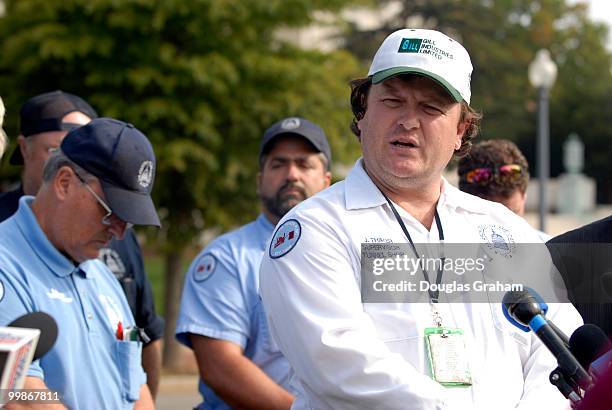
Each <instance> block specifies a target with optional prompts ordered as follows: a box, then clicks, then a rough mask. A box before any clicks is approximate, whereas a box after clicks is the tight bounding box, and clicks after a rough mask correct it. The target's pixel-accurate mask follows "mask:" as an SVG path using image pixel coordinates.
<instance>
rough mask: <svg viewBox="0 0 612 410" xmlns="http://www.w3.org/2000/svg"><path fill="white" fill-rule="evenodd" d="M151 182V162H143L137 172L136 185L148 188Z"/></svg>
mask: <svg viewBox="0 0 612 410" xmlns="http://www.w3.org/2000/svg"><path fill="white" fill-rule="evenodd" d="M152 180H153V162H151V161H143V163H142V164H141V165H140V169H139V170H138V185H140V186H141V187H143V188H148V187H149V185H151V181H152Z"/></svg>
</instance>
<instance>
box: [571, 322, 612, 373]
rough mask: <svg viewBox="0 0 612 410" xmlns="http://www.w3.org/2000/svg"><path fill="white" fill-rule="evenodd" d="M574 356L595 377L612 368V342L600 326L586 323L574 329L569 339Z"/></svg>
mask: <svg viewBox="0 0 612 410" xmlns="http://www.w3.org/2000/svg"><path fill="white" fill-rule="evenodd" d="M569 343H570V345H569V348H570V351H571V352H572V354H573V355H574V357H576V359H577V360H578V362H579V363H580V364H581V365H582V367H584V368H585V369H589V373H591V374H592V375H593V376H594V377H595V378H600V377H602V375H603V374H604V373H605V372H606V371H607V370H608V369H611V368H612V342H611V341H610V339H608V337H607V336H606V334H605V333H604V332H603V330H601V329H600V328H599V327H597V326H595V325H592V324H586V325H582V326H580V327H579V328H578V329H576V330H575V331H574V333H573V334H572V336H571V337H570V340H569Z"/></svg>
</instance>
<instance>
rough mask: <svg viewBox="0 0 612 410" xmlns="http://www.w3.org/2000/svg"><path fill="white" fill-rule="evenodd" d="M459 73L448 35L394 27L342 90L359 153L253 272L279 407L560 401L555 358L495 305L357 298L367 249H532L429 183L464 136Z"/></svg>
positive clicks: (568, 318)
mask: <svg viewBox="0 0 612 410" xmlns="http://www.w3.org/2000/svg"><path fill="white" fill-rule="evenodd" d="M471 73H472V64H471V61H470V57H469V55H468V53H467V51H466V50H465V49H464V48H463V46H462V45H461V44H459V43H458V42H456V41H454V40H453V39H451V38H449V37H447V36H446V35H444V34H442V33H440V32H437V31H432V30H412V29H404V30H399V31H396V32H395V33H393V34H391V35H389V36H388V37H387V38H386V39H385V41H384V42H383V44H382V45H381V47H380V48H379V50H378V52H377V53H376V55H375V56H374V60H373V62H372V66H371V68H370V71H369V73H368V77H367V78H363V79H360V80H355V81H353V82H352V94H351V104H352V109H353V114H354V115H355V119H354V120H353V123H352V126H351V128H352V130H353V132H354V133H355V134H356V135H357V137H358V139H359V142H360V144H361V149H362V155H363V157H362V158H360V159H359V160H358V161H357V162H356V163H355V165H354V167H353V169H352V170H351V171H350V172H349V174H348V176H347V178H346V179H345V180H344V181H342V182H339V183H337V184H335V185H334V186H332V187H331V188H330V189H328V190H326V191H323V192H322V193H319V194H318V195H315V196H313V197H312V198H310V199H308V200H306V201H304V202H303V203H302V204H300V206H298V207H296V208H294V209H293V210H291V211H290V212H289V213H288V214H287V215H285V216H284V217H283V219H281V221H280V222H279V224H278V225H277V226H278V228H277V229H276V231H275V234H274V235H273V237H272V241H271V243H270V245H269V248H268V251H267V252H266V255H265V256H264V258H263V261H262V265H261V268H260V289H261V295H262V299H263V303H264V307H265V311H266V313H267V315H268V321H269V327H270V331H271V333H272V336H273V338H274V339H275V340H276V341H277V343H278V345H279V347H280V349H281V351H282V352H283V354H284V355H285V356H286V358H287V359H288V361H289V363H290V364H291V367H292V369H293V371H294V373H295V374H294V377H293V379H292V380H293V381H294V382H295V386H294V387H295V390H296V392H297V393H296V400H295V402H294V404H293V407H292V408H294V409H296V408H297V409H305V408H308V409H310V408H316V409H353V408H354V409H374V408H377V409H404V410H405V409H419V410H423V409H451V408H452V409H475V408H478V409H509V408H527V407H528V408H547V409H552V408H563V407H566V406H567V401H566V400H565V399H564V398H563V396H562V395H561V394H560V393H558V392H557V391H556V389H555V387H553V386H551V385H550V384H549V382H548V375H549V373H550V371H552V370H553V369H554V368H555V367H556V363H555V360H554V358H553V357H552V355H551V354H550V353H549V352H548V351H546V348H545V347H544V346H543V344H542V343H541V342H540V341H539V340H538V339H537V338H536V337H535V336H534V335H533V333H524V332H523V331H522V330H519V329H518V328H516V327H514V326H513V325H512V324H511V323H510V322H509V321H507V320H506V319H505V318H504V314H503V312H502V307H501V303H499V302H497V303H454V304H450V303H443V302H445V301H446V299H447V298H446V295H444V294H442V295H441V294H440V293H439V292H435V291H429V292H425V291H423V292H421V293H420V295H419V297H421V299H422V303H368V301H367V300H366V298H364V295H366V294H367V292H366V291H367V289H365V288H364V287H363V283H364V282H363V281H364V278H365V277H366V276H364V270H363V266H364V265H362V264H363V263H364V262H365V257H364V253H363V251H362V248H363V247H364V246H367V245H368V244H372V243H374V244H375V246H379V247H380V249H383V250H384V248H383V245H384V244H385V243H393V244H402V245H404V244H407V243H409V244H410V246H411V247H412V249H413V250H414V251H415V253H416V248H415V244H417V245H420V244H425V245H427V244H437V245H440V244H441V243H442V242H454V243H481V244H482V245H479V246H482V247H483V248H487V247H488V248H487V249H493V250H494V252H492V254H493V256H494V257H500V258H512V256H513V253H514V252H515V251H516V248H517V246H516V245H517V243H520V242H526V243H529V242H540V243H541V241H539V239H538V237H537V235H536V234H535V233H534V231H533V229H532V228H531V227H530V226H529V225H527V223H526V222H525V221H524V220H523V219H522V218H520V217H518V216H517V215H515V214H513V213H512V212H511V211H509V210H508V209H507V208H506V207H504V206H503V205H500V204H494V203H490V202H487V201H484V200H482V199H480V198H477V197H474V196H472V195H469V194H466V193H463V192H461V191H459V190H458V189H457V188H455V187H453V186H451V185H450V184H448V182H446V181H445V180H444V179H443V178H442V172H443V170H444V168H445V167H446V165H447V164H448V163H449V161H450V160H451V158H452V157H453V155H456V156H461V155H464V154H466V153H467V152H468V151H469V148H470V145H471V142H470V141H471V140H472V139H473V138H474V136H475V135H476V132H477V128H478V120H479V115H478V114H477V113H476V112H475V111H474V110H472V108H470V106H469V102H470V77H471ZM408 249H410V247H408ZM498 250H499V254H500V255H501V256H500V255H497V253H496V252H497V251H498ZM502 251H503V252H504V253H503V255H502ZM418 259H419V256H418V254H417V260H418ZM515 259H518V258H515ZM386 261H389V260H386ZM445 266H446V264H445ZM370 273H371V272H370ZM435 273H436V272H435V270H433V271H432V270H431V269H430V270H429V273H428V274H427V270H426V269H422V270H421V269H419V270H417V271H415V272H414V274H415V277H416V275H418V277H419V278H424V279H425V281H424V282H426V283H428V284H431V283H432V282H434V281H435V284H436V285H441V284H444V283H449V281H450V280H451V276H452V272H448V271H447V270H446V268H444V269H439V270H438V272H437V273H438V275H437V277H436V275H435ZM365 274H366V275H367V272H365ZM407 276H408V275H407ZM421 283H422V282H421ZM389 293H393V292H389ZM392 296H394V295H392ZM393 301H394V300H393V298H391V299H389V300H383V302H393ZM560 310H564V312H563V314H559V312H560ZM548 316H549V318H553V319H554V320H555V323H556V324H557V325H558V326H559V327H560V328H561V329H562V330H563V331H564V332H567V333H569V332H571V331H572V330H573V329H575V328H576V327H578V326H579V325H580V323H581V320H580V317H579V315H578V314H577V312H576V311H575V310H573V309H572V308H571V307H568V306H566V305H562V306H561V307H560V308H559V309H552V308H551V311H549V315H548ZM451 359H452V360H451Z"/></svg>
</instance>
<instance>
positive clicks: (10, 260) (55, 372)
mask: <svg viewBox="0 0 612 410" xmlns="http://www.w3.org/2000/svg"><path fill="white" fill-rule="evenodd" d="M154 175H155V155H154V153H153V148H152V147H151V144H150V143H149V141H148V140H147V138H146V137H145V136H144V135H143V134H142V133H141V132H140V131H138V130H137V129H136V128H134V126H133V125H131V124H126V123H123V122H121V121H117V120H113V119H108V118H100V119H95V120H93V121H92V122H90V123H89V124H88V125H85V126H83V127H80V128H77V129H75V130H72V131H71V132H70V133H69V134H68V135H67V136H66V138H65V139H64V140H63V142H62V144H61V146H60V149H58V150H55V151H54V152H53V153H52V154H51V157H50V158H49V160H48V161H47V163H46V165H45V168H44V171H43V182H42V186H41V189H40V190H39V191H38V194H37V196H36V198H34V197H31V196H24V197H22V198H21V199H20V200H19V209H18V210H17V213H16V214H15V215H13V216H12V217H11V218H9V219H7V220H6V221H4V222H3V223H1V224H0V237H2V238H10V239H9V240H3V241H1V242H0V325H6V324H8V323H10V322H11V321H13V320H14V319H16V318H18V317H20V316H22V315H23V314H25V313H28V312H35V311H44V312H47V313H49V314H50V315H51V316H52V317H54V318H55V320H56V321H57V323H58V327H59V335H58V339H57V341H56V343H55V345H54V346H53V348H52V349H51V350H50V351H49V352H48V353H47V354H46V355H45V356H43V357H42V358H41V359H40V360H38V361H35V362H33V363H32V365H31V366H30V369H29V371H28V377H27V378H26V382H25V386H24V388H27V389H46V388H49V389H51V390H54V391H57V392H58V393H59V395H60V398H61V401H62V403H63V404H65V406H66V407H68V408H70V409H131V408H133V407H134V406H135V405H136V404H138V406H139V408H153V401H152V398H151V395H150V392H149V389H148V387H147V385H146V376H145V373H144V372H143V370H142V367H141V357H140V354H141V348H142V343H141V341H139V340H138V339H139V337H135V338H131V337H130V335H134V336H136V335H140V334H141V333H139V332H137V328H135V322H134V318H133V316H132V314H131V312H130V310H129V306H128V303H127V301H126V299H125V296H124V294H123V292H122V290H121V286H120V285H119V283H117V281H116V280H115V279H114V277H113V275H112V273H111V272H110V270H109V269H108V267H107V266H106V265H104V264H103V263H102V262H101V261H100V260H98V259H95V258H96V257H97V256H98V253H99V251H100V249H101V248H103V247H105V246H107V245H108V242H109V241H110V240H111V238H113V237H117V238H122V237H123V235H124V233H125V230H126V229H127V225H128V223H130V224H139V225H155V226H159V218H158V216H157V213H156V211H155V207H154V205H153V201H152V200H151V197H150V193H151V189H152V187H153V179H154ZM134 339H136V340H134ZM8 408H10V407H8Z"/></svg>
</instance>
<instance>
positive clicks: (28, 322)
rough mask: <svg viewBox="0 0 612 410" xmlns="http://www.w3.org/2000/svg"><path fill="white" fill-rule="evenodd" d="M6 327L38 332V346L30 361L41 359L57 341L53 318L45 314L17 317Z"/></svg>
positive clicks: (35, 313)
mask: <svg viewBox="0 0 612 410" xmlns="http://www.w3.org/2000/svg"><path fill="white" fill-rule="evenodd" d="M8 327H23V328H28V329H38V330H40V336H39V337H38V344H36V350H35V351H34V357H33V358H32V360H38V359H40V358H41V357H43V356H44V355H45V354H47V352H48V351H49V350H51V348H52V347H53V345H54V344H55V340H56V339H57V323H56V322H55V319H53V317H52V316H51V315H49V314H47V313H45V312H32V313H28V314H25V315H23V316H21V317H18V318H17V319H15V320H14V321H13V322H11V323H9V325H8Z"/></svg>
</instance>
